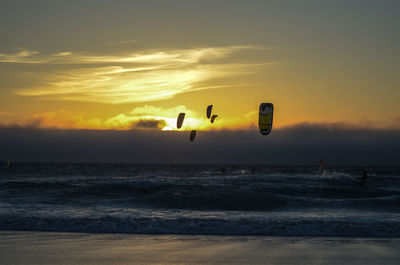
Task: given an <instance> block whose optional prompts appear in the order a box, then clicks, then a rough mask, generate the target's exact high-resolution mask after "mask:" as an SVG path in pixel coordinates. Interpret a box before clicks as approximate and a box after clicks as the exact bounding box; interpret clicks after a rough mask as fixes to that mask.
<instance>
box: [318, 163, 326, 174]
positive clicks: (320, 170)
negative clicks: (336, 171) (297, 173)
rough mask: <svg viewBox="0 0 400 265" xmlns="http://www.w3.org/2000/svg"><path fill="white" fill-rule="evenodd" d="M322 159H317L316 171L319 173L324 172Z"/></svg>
mask: <svg viewBox="0 0 400 265" xmlns="http://www.w3.org/2000/svg"><path fill="white" fill-rule="evenodd" d="M324 167H325V166H324V161H323V160H319V163H318V171H319V173H320V174H321V175H322V174H323V173H324Z"/></svg>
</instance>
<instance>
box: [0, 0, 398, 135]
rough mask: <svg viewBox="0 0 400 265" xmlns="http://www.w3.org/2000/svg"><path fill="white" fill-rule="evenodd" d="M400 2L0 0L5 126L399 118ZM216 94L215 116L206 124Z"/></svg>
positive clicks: (0, 105)
mask: <svg viewBox="0 0 400 265" xmlns="http://www.w3.org/2000/svg"><path fill="white" fill-rule="evenodd" d="M399 11H400V2H399V1H140V2H139V1H99V0H96V1H1V3H0V36H1V41H0V80H1V81H0V95H1V96H0V124H2V125H4V126H12V125H20V126H34V127H40V128H53V127H56V128H68V129H118V130H122V129H125V130H126V129H132V128H133V129H156V130H162V129H164V130H168V129H175V124H176V117H177V115H178V113H179V112H185V113H186V120H185V123H184V128H183V129H185V130H190V129H199V130H213V129H228V130H230V129H251V128H254V126H256V124H257V119H258V116H257V113H258V106H259V104H260V103H261V102H272V103H273V104H274V105H275V117H274V121H275V124H274V127H275V128H284V127H286V126H292V125H296V124H299V123H305V122H306V123H310V124H314V123H315V124H331V123H334V124H338V123H339V124H344V125H348V126H354V127H361V128H383V129H399V128H400V107H399V99H400V67H399V61H400V49H399V47H400V30H399V29H400V16H399ZM209 104H213V105H214V111H215V114H218V116H219V117H218V118H217V120H216V123H215V124H213V126H211V124H210V122H209V121H207V120H206V117H205V110H206V107H207V105H209Z"/></svg>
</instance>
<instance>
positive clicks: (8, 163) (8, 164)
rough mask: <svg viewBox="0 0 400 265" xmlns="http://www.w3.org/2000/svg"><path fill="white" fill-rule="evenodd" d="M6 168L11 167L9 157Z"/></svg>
mask: <svg viewBox="0 0 400 265" xmlns="http://www.w3.org/2000/svg"><path fill="white" fill-rule="evenodd" d="M7 168H11V157H8V160H7Z"/></svg>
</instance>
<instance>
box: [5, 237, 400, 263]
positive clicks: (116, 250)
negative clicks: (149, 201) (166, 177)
mask: <svg viewBox="0 0 400 265" xmlns="http://www.w3.org/2000/svg"><path fill="white" fill-rule="evenodd" d="M0 260H1V264H4V265H11V264H13V265H14V264H65V265H66V264H297V265H298V264H335V265H338V264H353V265H354V264H364V265H365V264H398V261H399V260H400V239H399V238H326V237H325V238H323V237H269V236H191V235H124V234H85V233H55V232H25V231H22V232H21V231H1V232H0Z"/></svg>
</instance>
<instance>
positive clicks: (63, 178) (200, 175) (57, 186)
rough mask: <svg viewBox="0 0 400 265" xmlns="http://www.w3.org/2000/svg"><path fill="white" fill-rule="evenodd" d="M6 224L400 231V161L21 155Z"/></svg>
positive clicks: (6, 178) (109, 229)
mask: <svg viewBox="0 0 400 265" xmlns="http://www.w3.org/2000/svg"><path fill="white" fill-rule="evenodd" d="M222 168H224V170H222ZM362 170H367V172H368V178H367V180H366V183H365V185H364V186H362V185H361V184H360V177H361V174H360V173H361V171H362ZM223 171H225V172H223ZM0 229H3V230H4V229H7V230H40V231H76V232H99V233H156V234H165V233H166V234H230V235H235V234H245V235H280V236H284V235H288V236H289V235H290V236H293V235H305V236H357V237H358V236H369V237H398V236H400V167H349V166H346V167H340V166H331V167H329V166H328V167H327V168H326V170H325V172H324V173H323V174H322V175H321V174H319V172H318V171H317V170H316V166H253V165H251V166H250V165H249V166H246V165H235V166H232V165H151V164H143V165H138V164H45V163H43V164H40V163H36V164H28V163H20V164H14V165H13V167H12V168H10V169H7V168H5V167H2V168H0Z"/></svg>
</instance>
